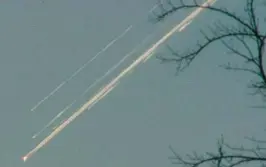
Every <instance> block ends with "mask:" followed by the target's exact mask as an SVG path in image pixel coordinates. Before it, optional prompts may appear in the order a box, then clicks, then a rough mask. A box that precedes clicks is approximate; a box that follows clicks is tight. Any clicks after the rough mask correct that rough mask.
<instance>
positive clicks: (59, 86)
mask: <svg viewBox="0 0 266 167" xmlns="http://www.w3.org/2000/svg"><path fill="white" fill-rule="evenodd" d="M157 7H158V4H156V5H154V6H153V7H152V8H151V9H150V10H149V11H148V13H151V12H152V11H153V10H154V9H156V8H157ZM132 27H133V25H130V26H129V27H128V28H127V29H126V30H125V31H124V32H123V33H122V34H120V35H119V36H118V37H116V38H115V39H113V40H112V41H111V42H109V43H108V44H107V45H106V46H105V47H104V48H103V49H102V50H100V51H99V52H98V53H97V54H96V55H95V56H94V57H92V58H91V59H89V60H88V61H87V62H86V63H85V64H83V65H82V66H81V67H79V68H78V69H77V70H76V71H75V72H74V73H73V74H72V75H71V76H70V77H69V78H67V79H66V80H64V81H62V82H61V83H60V84H59V85H58V86H57V87H56V88H55V89H54V90H52V91H51V92H50V93H49V94H48V95H47V96H45V97H44V98H43V99H42V100H40V101H39V102H38V103H36V105H34V106H33V107H32V108H31V111H32V112H34V111H35V110H36V109H37V108H38V107H39V106H40V105H41V104H42V103H44V102H45V101H46V100H48V99H49V98H50V97H51V96H53V95H54V94H55V93H56V92H57V91H59V89H61V88H62V87H63V86H64V85H65V84H66V83H67V82H69V81H70V80H72V79H73V78H74V77H75V76H76V75H77V74H78V73H80V72H81V71H82V70H83V69H84V68H85V67H86V66H87V65H89V64H90V63H91V62H92V61H93V60H95V59H96V58H97V57H98V56H99V55H100V54H102V53H103V52H105V51H106V50H107V49H108V48H109V47H111V45H113V44H114V43H115V42H116V41H118V40H119V39H121V38H122V37H123V36H124V35H126V34H127V33H128V32H129V31H130V30H131V29H132Z"/></svg>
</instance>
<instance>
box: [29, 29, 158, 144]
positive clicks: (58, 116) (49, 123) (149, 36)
mask: <svg viewBox="0 0 266 167" xmlns="http://www.w3.org/2000/svg"><path fill="white" fill-rule="evenodd" d="M152 35H153V34H152V33H150V34H149V35H147V36H146V37H145V38H144V39H143V40H142V41H141V42H140V43H139V44H138V45H137V46H136V47H134V48H133V49H132V50H131V51H130V52H129V53H127V54H126V55H125V56H124V57H123V58H122V59H121V60H120V61H119V62H118V63H116V64H115V65H114V66H112V67H111V68H110V69H108V70H107V72H106V73H105V74H104V75H102V76H101V77H99V78H97V79H96V80H95V81H94V82H93V83H92V84H91V85H89V86H88V87H87V89H86V90H85V91H84V92H83V93H82V94H81V95H80V96H79V97H78V98H77V99H75V100H73V101H72V102H71V103H69V104H68V105H67V106H65V107H64V108H63V110H61V111H60V112H59V113H58V114H57V115H56V116H55V117H54V118H52V120H51V121H50V122H48V124H46V125H45V126H44V127H43V128H42V129H41V130H40V131H38V132H37V133H35V134H34V135H33V136H32V138H33V139H34V138H36V137H38V136H39V135H40V134H41V133H42V132H44V131H45V130H46V129H47V128H49V127H50V126H51V125H52V124H53V123H54V122H55V121H56V120H57V119H59V118H60V117H61V116H62V115H63V114H64V113H65V112H66V111H67V110H68V109H69V108H70V107H72V106H73V105H74V104H75V103H76V102H77V101H78V99H80V98H82V97H83V96H84V95H85V94H86V93H87V92H88V91H90V90H91V89H92V88H93V87H94V86H96V85H97V84H98V83H100V82H101V81H102V80H103V79H105V78H106V77H107V76H109V75H110V74H111V73H112V72H113V71H114V70H116V69H117V68H118V67H119V66H120V65H121V64H122V63H123V62H124V61H125V60H126V59H127V58H129V57H130V56H132V55H133V54H134V53H135V52H136V51H137V50H138V49H139V48H140V47H141V46H142V45H143V44H144V43H146V42H147V41H148V40H149V39H150V38H151V37H152Z"/></svg>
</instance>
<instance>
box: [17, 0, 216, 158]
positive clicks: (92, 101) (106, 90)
mask: <svg viewBox="0 0 266 167" xmlns="http://www.w3.org/2000/svg"><path fill="white" fill-rule="evenodd" d="M214 2H215V0H208V1H207V2H205V3H203V4H202V5H203V6H207V5H212V4H213V3H214ZM203 9H204V8H198V9H196V10H194V11H193V12H192V13H191V14H190V15H189V16H187V17H186V18H185V19H184V20H183V21H182V22H181V23H179V24H178V25H176V26H175V27H174V28H173V29H171V30H170V31H169V32H168V33H166V34H165V35H164V36H163V37H162V38H161V39H160V40H159V41H157V42H156V43H155V44H153V45H152V47H150V48H149V49H148V50H147V51H146V52H144V53H143V54H142V55H141V56H140V57H139V58H138V59H136V60H135V61H134V62H133V63H132V64H131V65H129V66H128V67H127V68H125V69H124V70H123V71H122V72H121V73H120V74H118V76H117V77H115V78H114V79H113V80H112V81H111V82H110V83H108V84H107V85H106V86H105V87H104V88H103V89H101V90H100V91H99V92H98V93H96V94H95V96H93V97H92V98H91V99H90V100H89V101H87V102H86V103H85V104H84V105H83V106H82V107H81V108H79V109H78V110H77V111H76V112H74V113H73V115H71V116H70V117H69V118H68V119H67V120H66V121H64V122H63V123H62V124H61V125H59V126H58V127H57V128H56V129H55V130H54V131H53V132H52V133H51V134H50V135H48V136H47V137H46V138H44V140H42V141H41V142H40V144H38V145H37V146H36V147H35V148H33V149H32V150H31V151H30V152H29V153H27V154H26V155H25V156H23V157H22V159H23V161H26V160H27V159H28V158H30V157H31V156H32V155H34V154H35V153H36V152H37V151H38V150H39V149H41V148H42V147H44V146H45V145H46V144H47V143H49V142H50V141H51V140H52V139H53V138H54V137H55V136H56V135H57V134H59V133H60V132H61V131H62V130H63V129H64V128H65V127H66V126H67V125H68V124H69V123H71V122H72V121H73V120H75V119H76V118H77V117H78V116H79V115H80V114H82V113H83V112H84V111H85V110H86V109H88V110H89V109H91V107H92V106H93V105H95V104H96V103H97V102H99V99H103V98H104V97H105V96H106V95H107V94H108V93H109V91H111V90H112V89H113V88H114V87H115V86H116V84H117V83H119V80H120V79H121V78H122V77H124V76H125V75H126V74H128V73H129V72H130V71H131V70H132V69H134V68H135V67H136V66H137V65H139V64H140V63H141V62H143V61H144V60H147V58H148V57H150V55H151V54H152V53H153V52H154V51H155V50H156V49H157V48H158V47H159V46H160V45H161V44H163V43H164V42H165V41H166V40H167V39H168V38H169V37H171V35H173V34H174V33H175V32H176V31H178V30H179V31H180V28H183V27H184V24H187V22H189V21H190V20H193V19H194V18H195V17H196V16H197V15H198V14H199V13H200V12H201V11H202V10H203ZM183 29H184V28H183Z"/></svg>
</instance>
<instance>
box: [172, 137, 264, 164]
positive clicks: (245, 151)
mask: <svg viewBox="0 0 266 167" xmlns="http://www.w3.org/2000/svg"><path fill="white" fill-rule="evenodd" d="M247 139H248V140H250V141H251V142H252V143H253V144H256V146H255V147H254V148H245V147H244V146H238V147H233V146H231V145H230V144H228V143H226V142H225V141H224V138H223V137H221V139H220V140H218V142H217V152H216V153H212V152H206V153H205V154H201V155H199V154H198V153H196V152H194V153H193V154H188V155H186V156H185V157H186V158H183V157H182V156H181V155H179V154H178V153H177V152H176V151H175V150H174V149H173V148H172V146H169V149H170V150H171V152H172V153H173V156H171V157H169V159H170V160H171V161H172V163H173V164H179V165H182V166H184V167H200V166H203V165H206V164H207V165H210V166H215V167H236V166H240V165H244V164H251V163H254V164H259V165H260V166H261V167H265V166H266V147H265V145H266V141H262V140H257V139H255V138H248V137H247Z"/></svg>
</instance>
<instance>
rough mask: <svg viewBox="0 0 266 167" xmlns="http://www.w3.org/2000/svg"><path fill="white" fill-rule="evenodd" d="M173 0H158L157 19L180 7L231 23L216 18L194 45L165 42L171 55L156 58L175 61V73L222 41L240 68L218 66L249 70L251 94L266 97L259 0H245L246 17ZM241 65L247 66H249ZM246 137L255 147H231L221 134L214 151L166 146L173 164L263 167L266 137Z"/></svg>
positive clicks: (264, 32)
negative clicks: (183, 47) (177, 46)
mask: <svg viewBox="0 0 266 167" xmlns="http://www.w3.org/2000/svg"><path fill="white" fill-rule="evenodd" d="M175 1H177V2H178V4H177V5H176V4H174V3H173V2H172V1H171V0H166V2H165V3H164V4H163V3H162V2H160V3H161V4H160V5H158V7H159V8H160V9H161V10H160V11H161V12H160V14H158V13H157V14H156V16H155V17H156V22H160V21H162V20H164V19H166V18H167V17H168V16H170V15H171V14H173V13H176V12H178V11H181V10H188V9H195V8H204V9H205V11H208V12H212V13H216V14H218V15H219V16H221V17H226V18H227V19H228V20H230V21H232V23H230V24H229V25H225V23H223V22H221V21H219V20H218V21H216V22H215V24H212V25H209V26H208V28H207V30H205V31H203V30H200V33H201V34H202V36H203V40H198V41H197V44H196V45H195V46H192V47H190V49H187V50H185V51H178V50H175V49H173V48H172V47H171V46H169V45H167V48H168V50H169V51H170V53H171V54H170V56H165V55H157V58H159V59H160V60H161V61H162V62H174V63H176V65H177V66H176V70H177V72H181V71H183V70H184V69H186V68H187V67H189V66H190V65H191V63H192V62H193V61H194V60H195V58H196V57H198V56H200V55H201V54H202V51H204V50H205V49H207V48H209V47H211V45H212V44H214V43H217V42H221V43H222V44H223V45H224V46H225V48H226V49H227V50H228V51H229V52H228V54H233V55H236V56H238V57H239V58H241V59H242V60H243V63H242V66H240V67H239V66H232V65H231V63H230V61H229V63H228V64H226V65H221V67H223V68H225V69H227V70H233V71H242V72H248V73H250V74H252V75H254V76H255V77H256V79H255V80H253V82H252V83H251V85H250V86H249V87H250V88H253V89H255V92H254V94H260V95H262V97H263V98H265V99H266V74H265V73H266V72H265V68H266V67H264V65H265V64H263V59H265V56H266V55H265V47H266V29H265V28H262V26H261V24H264V25H265V24H266V14H265V15H264V16H263V15H258V14H257V13H256V11H257V8H256V5H255V2H258V1H256V0H246V1H244V2H246V3H245V7H244V11H245V16H239V15H237V14H236V13H234V12H232V11H229V10H228V9H226V8H219V7H213V6H210V5H207V6H203V5H201V4H200V3H199V2H198V1H197V0H193V3H192V4H188V3H186V2H185V1H184V0H175ZM261 6H262V7H264V8H265V10H264V11H266V2H264V4H261ZM264 13H265V12H264ZM154 14H155V12H154ZM261 17H263V19H261ZM235 42H237V43H238V44H240V46H241V48H242V49H240V48H239V47H235V46H234V43H235ZM254 46H255V47H254ZM191 48H192V49H191ZM244 65H248V67H247V66H244ZM264 107H265V106H264ZM246 139H247V140H249V141H250V142H251V143H252V144H253V145H255V146H254V147H252V148H246V147H244V146H238V147H233V146H231V145H229V144H227V143H226V142H224V139H223V137H221V139H220V140H218V143H217V152H215V153H212V152H206V153H205V154H198V153H196V152H194V153H193V154H188V155H186V156H181V155H179V154H178V153H177V152H176V151H175V150H174V149H173V148H172V146H169V149H170V150H171V152H172V153H173V156H172V157H170V158H169V159H171V160H172V163H173V164H180V165H182V166H184V167H200V166H205V165H206V164H208V165H211V166H215V167H238V166H241V165H244V164H249V165H256V166H257V165H258V164H259V165H260V166H261V167H266V140H265V141H264V140H258V139H255V138H254V137H252V138H250V137H246Z"/></svg>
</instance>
